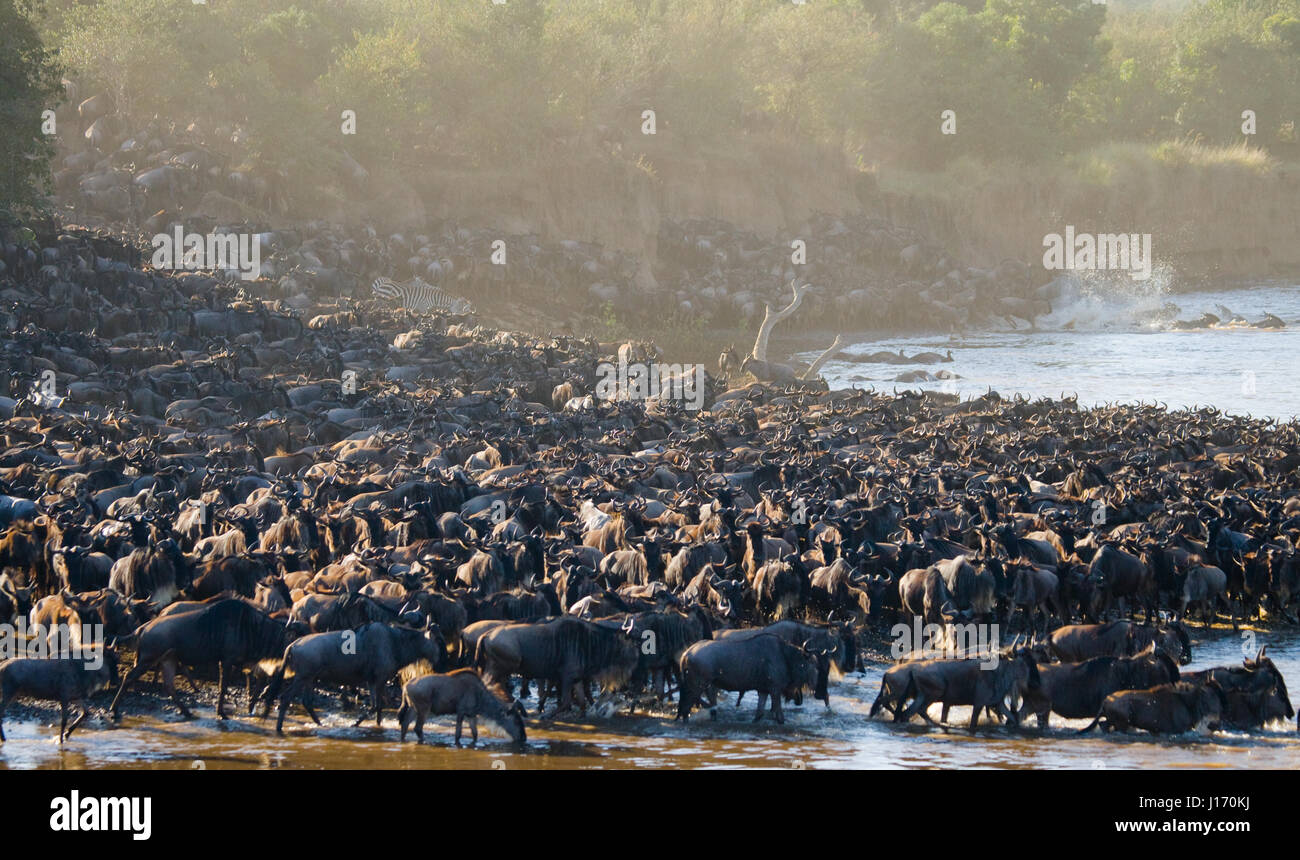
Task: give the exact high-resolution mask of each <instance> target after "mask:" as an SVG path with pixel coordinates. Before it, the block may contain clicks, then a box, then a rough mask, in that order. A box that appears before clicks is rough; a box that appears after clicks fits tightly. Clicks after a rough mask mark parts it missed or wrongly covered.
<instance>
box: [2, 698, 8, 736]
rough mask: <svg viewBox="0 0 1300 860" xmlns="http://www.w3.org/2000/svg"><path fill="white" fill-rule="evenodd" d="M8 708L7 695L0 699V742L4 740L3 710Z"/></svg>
mask: <svg viewBox="0 0 1300 860" xmlns="http://www.w3.org/2000/svg"><path fill="white" fill-rule="evenodd" d="M8 709H9V697H8V696H5V697H4V698H2V699H0V743H4V740H5V711H6V710H8Z"/></svg>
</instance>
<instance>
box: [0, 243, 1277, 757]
mask: <svg viewBox="0 0 1300 860" xmlns="http://www.w3.org/2000/svg"><path fill="white" fill-rule="evenodd" d="M47 252H48V253H47ZM41 255H42V259H43V260H47V261H48V262H45V263H43V266H45V267H48V268H46V269H42V270H41V271H39V272H36V273H33V274H31V275H30V276H27V277H23V278H20V279H14V278H12V277H11V278H7V279H6V280H5V281H4V282H3V284H0V299H3V300H4V302H5V303H6V307H5V308H4V320H3V323H4V324H3V326H0V329H3V334H0V338H2V339H3V344H2V346H0V357H2V360H3V363H4V369H5V373H4V379H5V381H6V384H8V386H9V390H8V392H7V396H4V397H0V436H2V437H3V452H2V453H0V493H2V495H0V528H2V529H3V530H2V531H0V570H2V571H3V575H0V621H3V622H13V621H15V620H17V619H18V618H20V617H21V618H30V620H31V622H32V623H33V624H37V623H39V624H44V625H47V626H48V625H54V624H60V623H63V624H67V625H70V626H73V625H80V624H87V623H93V624H100V625H103V630H104V633H105V637H106V640H107V641H108V642H109V643H110V644H109V648H108V655H107V659H105V660H104V661H103V663H102V665H100V666H98V667H97V668H93V669H92V668H90V666H89V664H87V663H86V662H85V661H84V660H80V659H77V658H73V657H66V658H56V659H44V660H40V659H35V658H17V659H13V660H10V661H7V662H5V663H4V664H3V665H0V719H3V715H4V710H5V708H6V707H7V706H8V705H9V704H10V703H11V701H12V700H13V699H15V697H18V698H22V697H30V698H33V699H42V700H53V701H57V702H59V703H60V704H61V708H62V713H61V718H62V725H61V727H60V738H63V737H65V736H66V735H67V734H70V733H71V731H72V730H73V729H74V728H75V727H76V726H77V724H78V723H79V722H81V720H82V719H83V718H84V717H85V715H86V708H87V702H88V700H89V699H90V697H91V696H92V695H93V694H95V693H97V692H100V691H104V690H109V691H111V692H113V699H112V704H111V710H112V712H113V713H114V715H117V714H119V713H120V711H121V709H122V707H123V706H124V705H130V704H131V703H133V702H135V703H139V702H141V701H143V699H144V697H150V698H151V700H152V701H153V702H154V704H155V705H159V704H160V700H158V699H157V698H156V696H157V693H156V690H157V688H155V687H151V686H149V678H150V677H151V673H154V672H155V671H156V672H157V673H158V677H160V678H161V681H162V691H163V693H164V694H165V695H166V696H168V697H170V700H171V702H172V703H173V704H174V705H175V706H176V707H177V708H179V709H180V710H181V712H182V713H184V714H189V713H190V712H191V707H190V705H189V704H187V698H188V697H187V696H186V695H185V694H184V692H183V686H182V685H181V684H180V683H178V682H177V675H178V673H179V674H180V676H181V677H182V678H186V679H188V683H189V685H190V687H191V688H192V689H193V688H197V687H199V686H201V684H203V683H206V681H205V680H204V679H205V678H208V677H211V676H213V675H215V679H216V682H217V688H218V694H217V712H218V714H219V715H221V716H223V717H224V716H226V698H227V693H228V690H229V688H230V687H231V686H232V685H233V686H235V687H236V692H235V693H234V694H232V695H233V696H235V697H236V698H238V696H239V695H240V693H239V689H238V688H240V687H242V688H243V690H242V695H243V697H244V699H245V704H246V705H247V708H248V709H249V711H250V712H253V711H254V709H255V708H256V707H257V706H260V707H261V714H262V715H263V716H264V717H267V718H269V716H270V712H271V711H272V710H275V711H276V718H277V727H282V725H283V720H284V719H285V716H286V714H287V713H288V712H290V710H291V709H293V708H294V707H295V706H298V705H301V706H302V707H303V708H304V710H305V711H306V713H307V714H308V716H310V717H311V718H313V719H317V717H318V715H317V712H316V707H315V706H316V698H315V696H316V694H317V693H319V692H320V691H323V690H327V689H331V690H332V689H338V688H342V689H344V690H354V689H355V690H359V691H360V692H361V693H363V694H364V696H365V697H367V698H368V705H367V707H365V708H364V709H362V713H361V717H359V718H358V723H359V722H360V720H361V718H364V717H365V716H368V715H369V714H371V713H373V714H374V716H375V719H376V723H377V724H382V719H383V711H384V710H385V708H387V709H389V710H390V711H391V710H392V708H393V707H395V706H396V707H397V708H398V717H399V722H400V724H401V726H402V728H403V735H404V736H405V734H406V730H407V729H408V728H409V727H410V726H412V725H413V726H414V730H415V732H416V734H417V736H421V735H422V730H423V724H424V720H425V718H426V717H427V716H429V715H435V716H436V715H449V716H454V717H455V718H456V723H457V730H456V737H457V740H459V738H460V734H461V730H460V727H461V724H462V722H463V721H465V720H468V721H469V722H470V728H471V733H472V735H474V737H475V738H476V737H477V719H478V718H480V717H482V718H483V719H485V720H487V721H490V722H492V723H494V724H496V725H497V726H499V727H501V728H502V729H503V730H504V731H506V732H507V733H508V734H509V735H510V736H511V737H512V738H514V739H515V740H523V739H524V738H525V736H526V720H528V719H537V718H540V717H542V716H543V715H548V716H554V714H555V713H557V711H554V710H552V711H547V710H546V705H547V702H548V701H551V700H552V699H553V700H555V702H556V705H555V707H558V709H559V712H568V711H571V710H575V709H576V710H579V711H583V710H585V709H586V708H587V707H589V706H590V705H591V704H592V702H593V701H594V700H595V697H596V695H597V694H598V692H599V694H600V695H602V696H606V697H611V698H610V699H609V700H617V701H618V702H619V703H620V704H621V705H625V706H626V707H627V708H628V709H637V710H641V711H643V712H644V711H649V712H651V713H660V714H662V715H663V716H664V717H665V718H667V717H668V716H669V715H672V714H675V715H676V716H677V717H679V718H681V719H684V720H687V721H688V722H689V718H690V715H691V712H692V711H693V709H695V708H696V707H698V706H699V705H700V704H702V703H703V704H707V705H708V706H709V708H710V710H712V711H714V713H715V714H716V713H717V707H716V706H717V702H718V694H719V693H720V692H722V691H731V692H737V693H740V694H742V695H743V694H744V693H746V692H748V691H753V692H755V693H757V695H758V697H759V700H758V708H757V710H756V712H755V714H754V719H755V720H758V719H760V718H761V717H762V716H763V715H764V713H765V711H766V710H768V709H770V711H771V713H772V715H773V717H774V718H775V719H776V720H777V721H778V722H782V721H783V720H784V712H783V705H784V703H785V702H787V701H789V700H794V701H796V702H799V703H801V702H802V700H803V697H804V695H805V694H809V695H810V696H811V697H812V698H815V699H818V700H821V701H822V702H823V703H824V704H825V705H826V706H827V707H829V706H831V701H832V699H833V698H834V697H833V681H834V680H835V677H836V673H837V672H841V673H849V672H854V671H855V670H857V669H858V668H859V666H860V665H861V662H862V659H863V652H864V651H872V650H873V649H879V648H881V647H882V643H886V642H887V641H888V638H887V637H888V631H889V630H890V629H891V627H892V626H893V625H894V624H896V623H899V622H908V621H910V620H912V619H913V618H918V617H919V618H920V619H922V620H923V621H924V622H926V623H931V624H936V625H939V626H940V627H946V626H949V625H958V624H967V623H974V624H981V623H989V624H991V623H997V624H998V625H999V626H1000V628H1001V629H1002V630H1004V631H1006V632H1007V634H1009V635H1010V636H1013V637H1014V640H1013V642H1012V644H1011V645H1010V646H1006V647H1001V643H999V644H998V645H996V646H994V647H999V648H1000V653H1001V655H1002V659H1000V660H998V661H996V668H993V669H991V670H990V669H987V668H981V665H982V664H984V663H985V661H984V660H982V659H980V657H979V656H970V655H967V656H966V657H964V658H952V659H922V660H908V661H906V662H901V663H899V664H898V665H897V666H894V667H891V668H890V669H889V670H888V671H887V672H886V674H885V677H884V680H883V682H882V684H881V689H880V692H879V696H878V698H877V699H876V702H875V703H874V705H873V707H872V711H873V712H874V713H875V714H876V715H877V716H879V714H880V712H881V711H882V710H884V711H888V712H889V714H890V715H892V718H893V719H894V720H896V721H904V720H910V719H912V718H914V717H920V718H922V719H925V720H929V721H933V716H932V715H931V713H930V706H931V705H935V704H939V705H941V706H942V708H943V712H942V715H941V720H942V721H946V719H947V716H948V709H949V708H951V707H954V706H956V707H966V706H969V707H970V708H971V711H972V717H971V725H972V726H974V725H976V724H977V723H978V722H979V721H980V720H982V719H991V720H994V721H997V720H1001V721H1005V722H1006V723H1008V724H1009V725H1019V724H1020V723H1021V722H1023V721H1024V720H1025V718H1027V717H1028V716H1030V715H1033V716H1037V717H1038V720H1039V724H1040V725H1046V724H1047V722H1048V719H1049V715H1050V714H1052V713H1055V714H1057V715H1058V716H1060V717H1064V718H1076V717H1077V718H1088V719H1093V720H1094V723H1095V724H1101V725H1105V726H1107V727H1110V728H1129V727H1137V728H1143V729H1147V730H1150V731H1157V732H1180V731H1186V730H1188V729H1190V728H1193V727H1200V726H1205V725H1209V726H1218V727H1225V728H1233V729H1240V730H1258V729H1260V728H1262V727H1263V726H1265V725H1267V724H1268V723H1270V722H1272V721H1274V720H1278V719H1289V718H1291V717H1293V716H1294V711H1293V710H1292V707H1291V704H1290V702H1289V699H1288V696H1287V692H1286V686H1285V682H1284V680H1283V679H1282V676H1281V674H1280V673H1279V672H1278V671H1277V669H1276V667H1275V666H1274V664H1273V663H1272V661H1271V660H1270V659H1269V658H1268V657H1267V655H1266V654H1265V653H1263V652H1261V653H1259V654H1256V655H1254V656H1253V657H1251V658H1250V659H1248V660H1246V661H1244V663H1243V665H1241V666H1224V667H1220V668H1217V669H1213V670H1208V671H1205V672H1199V673H1187V672H1185V670H1180V668H1179V667H1180V666H1186V665H1187V663H1188V662H1189V660H1190V659H1191V656H1192V655H1191V653H1190V642H1191V640H1190V637H1189V635H1188V630H1189V629H1190V628H1193V627H1194V626H1195V625H1196V624H1203V623H1209V622H1219V623H1229V624H1233V625H1236V624H1239V623H1240V622H1242V621H1247V620H1256V619H1260V618H1265V619H1266V620H1267V621H1268V622H1269V623H1276V624H1292V623H1295V610H1296V600H1297V598H1298V597H1300V566H1298V564H1297V556H1296V541H1297V536H1298V535H1300V493H1297V488H1296V484H1295V476H1296V469H1297V466H1300V438H1297V427H1296V425H1295V424H1294V423H1289V424H1279V423H1276V422H1266V421H1261V420H1255V419H1247V418H1235V417H1226V416H1223V415H1220V414H1218V413H1216V412H1214V411H1213V410H1209V409H1205V410H1200V411H1186V410H1184V411H1169V410H1167V409H1165V408H1163V407H1161V406H1159V405H1155V404H1152V405H1129V406H1115V407H1108V408H1104V409H1084V408H1080V407H1079V405H1078V404H1077V403H1076V402H1075V401H1073V400H1071V399H1069V398H1064V399H1061V400H1054V401H1053V400H1039V401H1033V402H1029V401H1025V400H1022V399H1011V400H1007V399H1003V398H1001V397H999V396H998V395H997V394H995V393H992V392H990V393H988V394H987V395H985V396H983V397H979V398H976V399H972V400H966V401H961V400H959V399H958V398H957V397H955V396H950V395H944V394H939V393H933V392H927V393H912V392H904V393H902V394H899V395H886V394H880V393H875V392H868V391H863V390H856V389H854V390H838V391H830V390H827V388H826V385H825V384H824V383H823V382H820V381H819V380H814V381H809V382H798V383H792V384H789V385H785V386H775V385H770V384H754V385H748V386H738V387H730V386H729V385H728V384H727V379H726V377H725V376H724V375H722V374H719V375H718V376H712V375H711V376H710V380H709V383H710V384H709V388H708V391H707V392H706V397H705V401H704V404H703V409H702V410H700V411H691V410H688V409H684V408H682V407H681V406H680V405H679V404H676V403H674V402H672V401H670V400H658V399H655V398H651V399H648V400H640V401H626V400H617V399H616V400H613V401H605V400H601V399H599V398H593V397H591V393H592V392H593V390H594V382H595V374H596V365H597V364H598V363H599V362H600V361H602V360H606V361H608V360H612V359H614V358H615V357H616V356H618V357H621V358H623V359H626V360H653V358H654V357H655V350H654V348H653V346H651V345H648V344H639V343H627V344H600V343H596V342H594V341H591V340H580V339H575V338H571V337H563V336H559V337H551V336H526V335H521V334H515V333H510V332H502V331H494V330H491V329H487V328H484V327H481V326H475V325H473V324H472V320H468V319H463V318H453V317H448V316H446V315H441V314H439V315H431V316H426V317H421V318H415V317H412V316H410V315H408V314H400V313H396V312H394V311H392V310H391V309H390V308H386V307H376V306H374V305H353V304H349V305H347V306H346V307H343V306H340V307H334V308H331V307H321V308H317V309H316V312H315V313H314V314H313V315H311V316H310V317H308V318H306V319H304V318H302V317H299V316H298V315H297V314H296V313H294V312H292V311H291V310H290V309H287V308H285V307H283V306H281V305H279V304H277V303H275V302H267V301H262V300H259V299H257V298H255V297H254V296H252V295H250V294H248V293H246V292H244V291H243V290H242V289H241V288H238V287H235V286H232V285H229V284H226V283H224V282H222V281H220V280H219V279H217V278H213V277H210V276H207V275H200V274H188V275H183V276H172V275H170V274H166V273H160V272H149V271H142V270H140V269H138V268H136V267H135V266H134V265H132V260H131V258H130V251H129V249H126V248H123V247H121V246H118V245H115V244H113V243H111V242H108V241H107V240H104V239H102V238H96V237H94V236H91V235H87V234H80V233H65V234H63V235H60V236H51V237H48V244H46V245H45V247H44V248H43V249H42V251H41ZM733 378H734V377H733ZM1138 616H1140V620H1139V618H1138ZM119 665H120V667H121V668H126V667H127V666H128V665H129V666H130V668H129V670H128V671H126V672H124V673H122V672H120V671H119ZM196 677H197V680H196ZM399 679H400V681H401V682H402V684H401V686H400V689H399V688H398V686H397V682H398V680H399ZM533 687H535V689H536V700H535V704H534V706H533V708H532V710H531V711H526V710H525V703H526V702H528V701H529V700H530V699H531V695H532V694H531V693H527V692H526V691H527V690H529V689H530V688H533ZM674 694H675V695H676V707H675V709H674V710H670V711H664V710H663V708H664V707H665V706H667V707H671V706H670V705H668V702H669V697H671V696H672V695H674ZM72 708H78V709H79V710H80V712H81V713H80V715H79V716H77V718H76V719H75V720H74V721H73V723H72V725H71V726H70V727H69V725H68V716H69V713H70V711H71V709H72ZM616 720H617V718H615V722H616ZM0 732H2V729H0ZM2 737H3V735H2V734H0V738H2Z"/></svg>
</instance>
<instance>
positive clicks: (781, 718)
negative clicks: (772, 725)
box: [772, 693, 785, 726]
mask: <svg viewBox="0 0 1300 860" xmlns="http://www.w3.org/2000/svg"><path fill="white" fill-rule="evenodd" d="M772 714H773V715H774V716H775V717H776V722H777V724H778V725H782V726H783V725H785V711H784V710H783V706H782V705H781V694H780V693H773V694H772Z"/></svg>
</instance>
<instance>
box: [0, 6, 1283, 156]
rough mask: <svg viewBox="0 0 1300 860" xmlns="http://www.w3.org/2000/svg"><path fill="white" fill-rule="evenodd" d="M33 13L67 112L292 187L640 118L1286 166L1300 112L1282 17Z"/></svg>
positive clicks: (925, 148) (564, 9)
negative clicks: (105, 105)
mask: <svg viewBox="0 0 1300 860" xmlns="http://www.w3.org/2000/svg"><path fill="white" fill-rule="evenodd" d="M50 3H51V5H52V7H53V8H52V9H51V10H50V12H49V14H48V16H47V19H46V24H47V33H46V37H47V40H49V41H50V42H51V43H52V44H57V45H59V46H60V47H61V49H62V53H63V55H64V56H65V57H66V59H67V61H68V63H69V64H70V66H71V67H72V68H73V69H74V70H75V72H76V74H77V75H78V77H79V79H80V80H81V81H82V82H84V83H86V84H89V85H90V86H91V89H85V88H84V87H83V90H82V91H83V93H84V92H91V91H94V88H95V87H99V88H102V89H104V90H106V91H108V92H109V93H110V94H111V95H112V97H113V99H114V101H115V103H116V104H117V105H118V106H119V107H120V108H121V109H123V110H125V111H126V112H127V113H128V115H130V116H132V117H135V118H136V119H139V120H146V119H148V118H150V117H153V116H154V115H158V116H163V117H170V118H172V119H182V118H186V119H188V118H198V119H206V120H209V121H212V122H219V123H223V124H234V125H236V126H238V127H240V128H242V129H243V131H244V133H245V134H246V135H247V139H248V142H249V144H250V146H251V148H252V151H253V153H254V154H256V156H258V157H259V158H260V159H263V160H265V161H267V162H269V163H271V164H274V165H275V166H276V167H278V168H280V169H283V170H285V171H287V172H289V173H295V172H297V173H300V174H303V173H305V172H308V171H318V170H320V169H322V168H325V169H328V168H329V167H330V166H331V165H334V166H335V168H336V169H337V166H338V164H339V163H340V159H343V158H344V156H343V153H347V154H348V155H350V156H352V157H354V158H356V159H357V160H358V161H360V162H361V163H362V164H364V165H367V166H369V167H374V166H376V165H383V164H416V165H426V166H437V165H441V164H458V165H463V166H474V167H509V166H512V165H515V164H518V163H520V160H521V159H525V160H526V159H545V158H549V157H553V154H554V153H555V152H556V151H558V150H560V149H565V148H572V147H586V148H587V149H589V150H591V151H606V152H615V153H616V152H621V151H623V150H622V148H621V147H620V146H618V145H617V144H618V142H619V141H626V140H628V139H633V140H639V141H641V142H643V143H646V144H647V145H648V144H649V141H646V140H645V139H643V138H641V137H640V129H641V122H642V111H644V110H647V109H653V110H654V111H655V112H656V116H657V126H658V128H657V135H656V138H655V140H654V145H656V146H661V147H680V150H679V151H683V152H685V151H692V152H703V151H708V150H709V148H710V147H716V148H719V149H722V148H726V147H728V146H729V145H730V144H731V143H733V142H734V141H735V140H736V137H737V136H738V135H773V136H779V137H781V138H782V139H783V140H786V141H790V140H793V141H815V142H816V143H818V144H821V145H829V146H833V147H838V148H842V149H843V150H845V151H846V152H849V153H851V154H853V155H856V156H858V157H859V158H860V159H861V160H862V162H863V163H868V164H870V163H877V164H881V163H883V164H896V165H898V166H900V167H911V168H922V169H931V168H936V167H941V166H943V165H944V164H946V163H948V162H949V161H951V160H953V159H955V158H960V157H967V158H976V159H995V158H996V159H1007V158H1010V159H1014V160H1020V161H1034V160H1045V159H1055V158H1058V157H1060V156H1061V155H1065V154H1069V153H1072V152H1080V151H1083V150H1086V149H1088V148H1089V147H1093V146H1096V145H1098V144H1102V143H1107V142H1116V141H1119V142H1143V143H1145V142H1158V141H1162V140H1179V141H1184V142H1201V143H1205V144H1212V145H1230V144H1234V143H1242V142H1247V143H1249V144H1250V145H1251V146H1255V147H1261V148H1264V149H1266V150H1269V151H1270V152H1272V153H1273V154H1274V155H1280V156H1283V157H1290V156H1291V152H1290V149H1291V148H1292V147H1294V145H1295V143H1294V141H1295V126H1294V120H1295V118H1296V115H1297V113H1300V111H1298V110H1297V107H1300V105H1298V104H1297V101H1298V100H1300V86H1297V85H1298V84H1300V80H1297V77H1298V76H1300V0H1204V2H1193V3H1191V4H1190V5H1181V4H1175V5H1163V6H1162V5H1147V6H1135V5H1131V4H1130V5H1128V6H1116V5H1105V4H1103V3H1096V2H1092V0H985V2H984V3H983V4H982V5H981V4H980V3H979V2H978V0H968V2H965V3H961V4H959V3H953V2H942V3H938V4H937V5H936V4H932V3H925V2H919V3H917V2H894V3H890V2H887V0H809V2H806V3H801V4H797V3H792V2H788V0H508V2H505V3H503V4H495V3H492V2H489V0H460V2H438V3H429V2H424V0H329V2H311V3H307V2H302V0H297V2H294V0H220V2H212V3H208V4H197V3H179V2H176V0H99V2H91V3H86V2H82V0H50ZM19 29H21V28H19ZM5 35H6V38H7V40H8V41H7V42H6V50H13V48H12V47H11V45H10V44H9V43H10V42H12V40H13V39H14V38H15V36H14V31H13V28H6V33H5ZM4 68H6V69H9V68H10V64H8V63H5V64H4ZM27 74H28V77H29V78H31V77H32V76H36V77H40V75H39V73H38V72H37V71H28V72H27ZM38 91H39V90H38ZM345 110H355V111H356V114H357V133H356V135H355V136H350V135H344V134H342V133H341V131H340V128H341V126H340V123H341V120H340V117H341V115H342V112H343V111H345ZM946 110H952V111H953V112H954V114H955V118H956V131H957V133H956V134H951V135H945V134H942V133H941V131H940V127H941V115H942V113H943V112H944V111H946ZM1244 110H1252V111H1254V112H1255V115H1256V125H1257V134H1255V135H1254V136H1253V137H1249V138H1248V137H1245V136H1243V134H1242V123H1243V119H1242V112H1243V111H1244ZM27 124H28V125H30V122H29V123H27ZM3 125H8V124H3ZM7 133H11V132H7ZM8 151H9V149H8V148H6V152H8Z"/></svg>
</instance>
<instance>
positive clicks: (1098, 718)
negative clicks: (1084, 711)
mask: <svg viewBox="0 0 1300 860" xmlns="http://www.w3.org/2000/svg"><path fill="white" fill-rule="evenodd" d="M1101 715H1102V711H1101V709H1098V711H1097V716H1095V717H1093V718H1092V722H1090V723H1088V725H1086V726H1084V727H1083V728H1081V729H1079V734H1081V735H1082V734H1084V733H1086V732H1090V731H1092V730H1093V729H1095V728H1097V724H1098V723H1100V722H1101Z"/></svg>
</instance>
